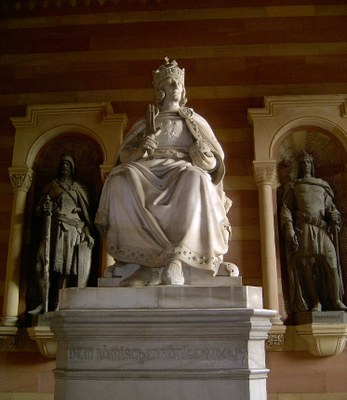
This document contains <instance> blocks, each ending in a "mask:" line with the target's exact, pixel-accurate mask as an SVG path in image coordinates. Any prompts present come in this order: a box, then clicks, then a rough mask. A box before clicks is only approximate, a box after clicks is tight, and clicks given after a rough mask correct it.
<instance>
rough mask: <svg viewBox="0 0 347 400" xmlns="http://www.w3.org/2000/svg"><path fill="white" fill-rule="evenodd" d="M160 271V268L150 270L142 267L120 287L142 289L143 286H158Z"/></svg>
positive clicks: (124, 280)
mask: <svg viewBox="0 0 347 400" xmlns="http://www.w3.org/2000/svg"><path fill="white" fill-rule="evenodd" d="M159 282H160V280H159V271H158V268H150V267H143V266H141V267H140V268H139V269H138V270H136V271H135V272H134V273H133V274H132V275H131V276H129V277H128V278H126V279H123V280H122V281H121V282H120V283H119V286H122V287H141V286H152V285H158V284H159Z"/></svg>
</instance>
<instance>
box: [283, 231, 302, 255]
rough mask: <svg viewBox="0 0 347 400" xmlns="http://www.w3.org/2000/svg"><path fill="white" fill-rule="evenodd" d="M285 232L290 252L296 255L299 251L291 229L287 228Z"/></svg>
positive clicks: (297, 242) (294, 234) (295, 236)
mask: <svg viewBox="0 0 347 400" xmlns="http://www.w3.org/2000/svg"><path fill="white" fill-rule="evenodd" d="M285 232H286V240H287V243H289V245H290V248H291V250H292V251H293V252H294V253H296V252H297V251H298V249H299V241H298V237H297V235H296V233H295V231H294V229H293V227H292V226H287V227H286V231H285Z"/></svg>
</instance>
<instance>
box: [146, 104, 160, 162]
mask: <svg viewBox="0 0 347 400" xmlns="http://www.w3.org/2000/svg"><path fill="white" fill-rule="evenodd" d="M157 115H158V109H157V108H156V107H155V106H154V105H153V104H149V105H148V107H147V112H146V136H150V135H155V133H156V124H155V117H156V116H157ZM153 151H154V150H147V153H148V156H151V155H152V154H153Z"/></svg>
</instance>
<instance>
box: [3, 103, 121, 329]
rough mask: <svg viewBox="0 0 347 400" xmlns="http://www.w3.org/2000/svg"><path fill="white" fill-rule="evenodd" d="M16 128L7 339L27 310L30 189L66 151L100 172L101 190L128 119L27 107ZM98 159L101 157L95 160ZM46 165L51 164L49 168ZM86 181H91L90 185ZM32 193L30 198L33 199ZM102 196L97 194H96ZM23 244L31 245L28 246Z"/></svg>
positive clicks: (72, 108)
mask: <svg viewBox="0 0 347 400" xmlns="http://www.w3.org/2000/svg"><path fill="white" fill-rule="evenodd" d="M12 123H13V125H14V127H15V129H16V133H15V143H14V149H13V160H12V166H11V167H10V168H9V174H10V180H11V183H12V186H13V192H14V193H13V204H12V215H11V226H10V234H9V248H8V258H7V268H6V280H5V290H4V309H3V316H2V320H1V326H0V331H1V333H2V334H3V335H14V334H16V332H17V323H18V317H19V312H20V310H23V309H24V308H25V307H24V306H22V304H21V305H20V293H21V289H23V288H21V287H20V285H21V281H20V275H21V268H22V260H23V256H24V255H23V248H24V246H23V245H24V243H28V242H30V240H29V239H28V238H29V235H26V236H25V234H26V232H24V223H25V220H26V212H27V210H32V209H33V207H34V198H35V193H36V190H35V189H31V187H32V183H33V181H35V182H40V183H37V184H38V185H41V184H43V181H44V177H43V176H42V175H41V174H43V173H46V172H47V174H50V173H51V172H52V169H53V168H54V166H53V164H54V161H55V158H56V157H57V156H58V154H59V153H60V150H65V149H66V150H70V151H74V152H75V154H76V156H77V158H79V162H80V163H81V164H82V165H83V166H84V168H87V170H88V168H90V167H91V166H93V168H97V171H95V170H93V174H94V175H93V176H96V175H95V174H100V175H99V178H98V182H97V183H96V186H100V182H101V181H102V180H103V178H104V177H105V175H106V174H107V173H108V172H109V171H110V169H111V168H112V166H113V164H114V157H115V154H116V152H117V149H118V148H119V145H120V143H121V141H122V139H123V132H124V129H125V126H126V124H127V117H126V115H125V114H116V113H114V112H113V109H112V106H111V104H109V103H72V104H70V103H69V104H44V105H31V106H28V108H27V113H26V115H25V116H23V117H16V118H12ZM73 143H75V144H73ZM83 143H85V144H86V143H88V146H87V147H88V149H87V148H85V149H83V148H80V149H79V146H83ZM60 146H61V147H62V148H60ZM69 146H70V147H69ZM89 151H91V152H92V156H91V157H92V159H93V160H94V162H93V163H90V165H88V158H87V157H88V156H87V154H86V152H89ZM96 154H97V155H98V156H97V157H95V158H93V157H94V156H95V155H96ZM85 158H87V159H85ZM45 163H48V165H49V167H47V165H45ZM98 163H99V165H97V164H98ZM87 165H88V167H87ZM46 167H47V171H46V170H45V168H46ZM55 168H56V166H55ZM37 170H40V175H41V176H40V177H37V176H36V175H35V172H37ZM87 178H88V177H87V176H86V177H85V179H87ZM93 179H96V178H93ZM30 190H31V191H32V195H31V197H30V196H28V193H29V191H30ZM92 190H93V188H92ZM98 190H99V189H98V188H94V191H95V193H96V192H97V191H98ZM38 191H39V190H37V192H38ZM24 238H25V239H26V240H27V242H24V240H23V239H24Z"/></svg>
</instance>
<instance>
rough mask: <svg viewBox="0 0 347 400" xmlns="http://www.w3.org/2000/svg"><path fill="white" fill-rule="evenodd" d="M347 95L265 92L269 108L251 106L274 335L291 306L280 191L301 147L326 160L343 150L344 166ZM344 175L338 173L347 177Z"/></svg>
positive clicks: (267, 300) (281, 330) (264, 270)
mask: <svg viewBox="0 0 347 400" xmlns="http://www.w3.org/2000/svg"><path fill="white" fill-rule="evenodd" d="M346 101H347V96H346V95H326V96H324V95H322V96H274V97H266V98H265V101H264V103H265V106H264V108H260V109H249V110H248V117H249V121H250V123H251V124H252V125H253V133H254V157H255V158H254V162H253V167H254V178H255V180H256V183H257V187H258V194H259V213H260V232H261V252H262V278H263V286H264V303H265V307H268V308H271V309H275V310H277V311H278V315H277V316H276V317H275V318H273V321H272V322H273V327H272V330H271V332H270V338H271V333H272V334H273V336H274V337H277V339H278V340H279V341H281V339H280V336H281V335H282V336H283V334H284V331H285V329H284V328H283V327H281V325H283V320H284V319H285V318H286V315H285V314H286V311H285V306H284V296H283V293H282V282H281V262H280V243H279V232H278V223H277V192H280V190H281V184H282V183H283V180H285V179H288V178H289V176H290V174H292V173H294V170H293V165H291V166H289V164H290V160H292V161H293V160H294V157H295V155H296V154H297V152H298V151H302V150H304V149H307V150H310V149H311V150H312V151H314V153H315V155H317V159H318V164H320V163H321V165H322V166H323V165H325V162H326V161H327V160H328V159H329V157H330V158H333V157H334V156H335V154H336V155H339V160H340V161H339V166H338V168H340V169H341V168H342V165H343V168H344V161H342V160H345V159H346V149H347V114H346V109H347V107H346V104H347V103H346ZM334 168H337V167H336V166H332V168H331V170H334ZM289 170H290V172H289ZM327 170H328V169H326V171H327ZM286 174H287V176H286V177H285V175H286ZM342 175H344V172H343V173H342ZM342 175H341V174H340V178H339V179H337V178H335V179H337V180H341V176H342ZM341 193H342V192H341Z"/></svg>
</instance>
